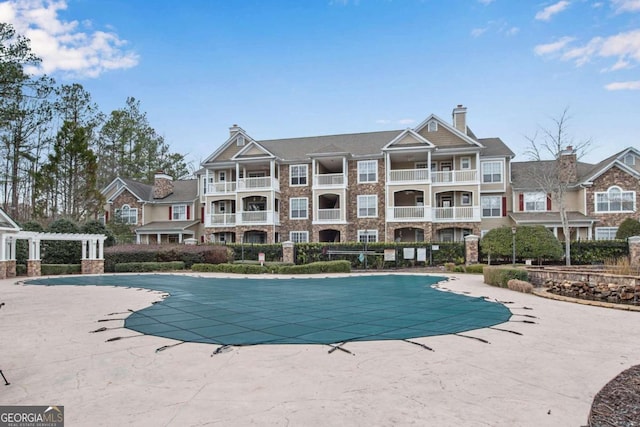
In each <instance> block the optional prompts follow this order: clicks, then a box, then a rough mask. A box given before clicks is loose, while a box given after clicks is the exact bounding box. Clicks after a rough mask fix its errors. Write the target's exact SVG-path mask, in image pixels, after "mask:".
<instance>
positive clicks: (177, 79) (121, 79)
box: [0, 0, 640, 169]
mask: <svg viewBox="0 0 640 427" xmlns="http://www.w3.org/2000/svg"><path fill="white" fill-rule="evenodd" d="M0 21H2V22H9V23H11V24H13V25H14V27H15V28H16V30H17V32H18V33H20V34H23V35H25V36H26V37H28V38H29V39H31V47H32V50H33V51H34V52H35V53H36V54H37V55H38V56H40V57H41V58H42V63H41V66H40V67H39V68H38V69H31V70H30V71H31V72H32V73H34V74H42V73H46V74H47V75H49V76H51V77H54V78H55V79H56V81H57V82H58V83H59V84H61V83H64V84H70V83H80V84H82V85H83V86H84V87H85V89H86V90H88V91H89V92H90V93H91V95H92V97H93V100H94V101H95V102H96V103H97V104H98V106H99V107H100V108H101V110H102V111H103V112H105V113H107V114H108V113H109V112H110V111H112V110H115V109H118V108H123V107H124V106H125V101H126V99H127V97H130V96H131V97H135V98H136V99H138V100H139V101H140V103H141V108H142V110H143V111H146V112H147V117H148V119H149V121H150V124H151V125H152V126H153V127H154V128H155V129H156V131H157V132H158V133H159V134H160V135H162V136H164V138H165V141H166V142H167V143H168V144H169V145H170V146H171V150H172V151H175V152H179V153H182V154H186V155H187V159H188V160H189V161H191V162H192V165H193V167H194V169H197V168H198V167H199V164H200V162H201V161H203V160H204V159H205V158H206V157H208V156H209V155H210V154H211V153H213V152H214V151H215V150H216V148H218V147H219V146H220V145H221V144H222V143H223V142H224V141H225V140H226V139H227V138H228V136H229V127H230V126H232V125H233V124H238V125H240V126H241V127H242V128H243V129H244V130H245V131H246V132H247V133H248V134H249V135H250V136H251V137H252V138H254V139H256V140H264V139H276V138H293V137H300V136H315V135H332V134H341V133H357V132H371V131H381V130H391V129H405V128H408V127H414V126H416V125H418V124H419V123H421V122H422V121H423V120H424V119H425V118H426V117H428V116H429V115H430V114H435V115H437V116H438V117H440V118H442V119H443V120H445V121H447V122H449V123H451V113H452V110H453V108H454V107H455V106H456V105H458V104H462V105H464V106H465V107H467V109H468V110H467V124H468V126H469V127H470V128H471V130H472V131H473V132H474V133H475V134H476V135H477V136H478V137H479V138H488V137H499V138H501V139H502V140H503V141H504V142H505V143H506V144H507V145H508V146H509V147H510V148H511V149H512V151H514V153H515V154H516V158H515V159H516V160H528V157H527V155H526V151H527V148H528V147H529V144H530V143H529V140H530V139H531V138H533V137H534V136H536V135H540V129H547V130H552V129H554V126H555V125H554V120H557V119H558V118H559V117H560V116H561V115H562V113H563V112H564V111H565V110H567V111H568V117H569V121H568V122H567V128H566V131H567V134H568V135H569V137H570V138H572V139H573V140H574V142H575V143H576V144H578V143H583V142H584V141H588V140H590V141H591V144H590V150H589V151H588V152H587V153H586V154H585V155H584V157H582V159H581V160H583V161H586V162H593V163H595V162H598V161H600V160H602V159H604V158H605V157H607V156H609V155H611V154H613V153H615V152H618V151H621V150H623V149H625V148H627V147H630V146H635V147H636V148H640V141H639V140H638V135H640V114H639V113H640V71H639V66H640V0H599V1H587V0H561V1H556V0H551V1H536V0H527V1H515V0H447V1H440V0H304V1H301V0H286V1H285V0H282V1H281V0H234V1H228V0H172V1H170V0H153V1H132V0H54V1H46V0H9V1H0Z"/></svg>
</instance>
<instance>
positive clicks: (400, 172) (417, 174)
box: [389, 169, 429, 184]
mask: <svg viewBox="0 0 640 427" xmlns="http://www.w3.org/2000/svg"><path fill="white" fill-rule="evenodd" d="M428 180H429V169H395V170H390V171H389V184H399V183H407V182H420V183H426V182H427V181H428Z"/></svg>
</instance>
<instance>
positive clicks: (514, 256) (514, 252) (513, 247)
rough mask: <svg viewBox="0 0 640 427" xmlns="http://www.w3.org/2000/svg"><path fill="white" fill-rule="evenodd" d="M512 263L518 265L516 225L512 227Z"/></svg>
mask: <svg viewBox="0 0 640 427" xmlns="http://www.w3.org/2000/svg"><path fill="white" fill-rule="evenodd" d="M511 249H512V251H513V252H512V254H511V264H512V265H513V266H514V267H515V265H516V227H515V226H513V227H511Z"/></svg>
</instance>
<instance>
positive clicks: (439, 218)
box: [433, 206, 480, 222]
mask: <svg viewBox="0 0 640 427" xmlns="http://www.w3.org/2000/svg"><path fill="white" fill-rule="evenodd" d="M451 221H480V207H478V206H454V207H450V208H433V222H451Z"/></svg>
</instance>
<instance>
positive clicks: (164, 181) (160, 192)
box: [153, 171, 173, 199]
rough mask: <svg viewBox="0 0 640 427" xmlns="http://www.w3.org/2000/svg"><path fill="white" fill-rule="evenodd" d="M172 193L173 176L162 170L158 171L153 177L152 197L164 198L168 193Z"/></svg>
mask: <svg viewBox="0 0 640 427" xmlns="http://www.w3.org/2000/svg"><path fill="white" fill-rule="evenodd" d="M172 193H173V178H172V177H171V176H169V175H167V174H165V173H164V171H158V172H156V174H155V175H154V177H153V198H154V199H164V198H165V197H167V196H168V195H169V194H172Z"/></svg>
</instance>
